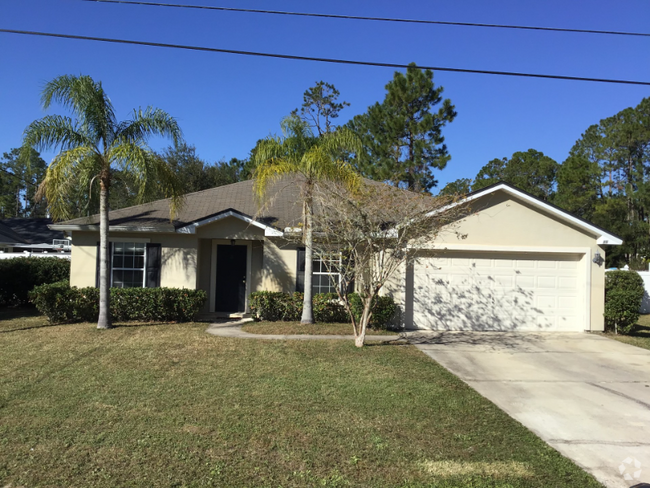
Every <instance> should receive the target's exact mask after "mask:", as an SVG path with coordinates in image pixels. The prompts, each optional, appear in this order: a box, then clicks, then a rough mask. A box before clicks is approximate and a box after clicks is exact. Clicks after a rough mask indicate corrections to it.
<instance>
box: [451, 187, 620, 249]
mask: <svg viewBox="0 0 650 488" xmlns="http://www.w3.org/2000/svg"><path fill="white" fill-rule="evenodd" d="M497 191H503V192H505V193H507V194H508V195H510V196H512V197H514V198H517V199H519V200H522V201H524V202H526V203H528V204H529V205H531V206H532V207H535V208H537V209H539V210H541V211H543V212H546V213H549V214H551V215H553V216H555V217H557V218H558V219H559V220H562V221H564V222H567V223H570V224H572V225H574V226H575V227H578V228H579V229H582V230H583V231H585V232H587V233H589V234H592V235H594V236H596V238H597V240H596V243H597V244H599V245H605V244H606V245H610V246H620V245H621V244H623V240H622V239H621V238H620V237H617V236H615V235H614V234H611V233H609V232H607V231H606V230H605V229H601V228H600V227H598V226H596V225H594V224H592V223H591V222H587V221H586V220H584V219H581V218H580V217H576V216H575V215H573V214H571V213H569V212H567V211H566V210H562V209H561V208H560V207H557V206H555V205H553V204H551V203H548V202H545V201H543V200H540V199H539V198H537V197H534V196H533V195H531V194H530V193H527V192H525V191H523V190H520V189H519V188H516V187H514V186H512V185H510V184H508V183H505V182H499V183H495V184H493V185H490V186H487V187H485V188H482V189H481V190H477V191H474V192H472V193H470V194H468V195H467V196H466V197H465V198H463V199H462V200H461V201H459V202H457V203H454V204H452V205H451V207H454V206H457V205H463V204H466V203H469V202H471V201H474V200H478V199H479V198H483V197H485V196H487V195H490V194H492V193H495V192H497ZM441 210H444V209H441ZM441 210H439V211H441Z"/></svg>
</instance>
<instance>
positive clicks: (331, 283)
mask: <svg viewBox="0 0 650 488" xmlns="http://www.w3.org/2000/svg"><path fill="white" fill-rule="evenodd" d="M304 252H305V248H304V247H299V248H298V249H297V253H296V255H297V256H296V260H297V263H296V291H300V290H299V288H300V287H299V281H300V275H302V277H303V278H302V292H303V293H304V291H305V279H304V276H305V271H304V270H301V269H300V263H301V261H302V260H301V259H300V253H303V254H302V256H303V258H304V256H305V255H304ZM332 254H336V255H337V256H338V266H339V270H340V269H341V266H342V265H343V253H342V252H341V251H333V252H332ZM303 260H304V259H303ZM314 261H319V262H320V263H321V265H320V269H322V268H323V267H324V265H323V264H322V263H323V259H322V257H321V256H313V257H312V262H314ZM329 261H330V262H332V261H333V260H332V259H330V260H329ZM311 275H312V285H311V289H312V293H314V294H315V293H337V290H336V288H337V287H338V286H340V285H341V273H340V271H339V272H338V273H332V272H331V271H330V270H329V268H327V267H325V271H321V270H319V271H314V269H313V265H312V272H311ZM314 276H329V277H330V279H329V280H328V285H327V288H328V290H327V291H321V289H322V288H323V286H322V285H321V284H320V283H319V284H318V286H317V290H314V287H315V285H314V282H313V278H314ZM333 277H336V280H335V279H333Z"/></svg>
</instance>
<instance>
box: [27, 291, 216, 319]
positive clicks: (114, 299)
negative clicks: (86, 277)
mask: <svg viewBox="0 0 650 488" xmlns="http://www.w3.org/2000/svg"><path fill="white" fill-rule="evenodd" d="M206 298H207V294H206V293H205V291H203V290H187V289H184V288H111V316H112V317H113V320H119V321H124V320H140V321H157V322H189V321H192V320H194V319H195V318H196V315H197V314H198V313H199V311H200V309H201V306H202V305H203V303H204V302H205V300H206ZM30 299H31V301H32V302H33V303H34V305H36V308H37V309H38V310H39V311H40V312H41V313H42V314H44V315H46V316H47V318H48V319H49V320H50V322H54V323H62V322H95V321H96V320H97V317H98V315H99V290H98V289H97V288H76V287H70V285H69V284H68V283H67V282H59V283H53V284H48V285H41V286H38V287H36V288H34V290H33V291H32V292H31V293H30Z"/></svg>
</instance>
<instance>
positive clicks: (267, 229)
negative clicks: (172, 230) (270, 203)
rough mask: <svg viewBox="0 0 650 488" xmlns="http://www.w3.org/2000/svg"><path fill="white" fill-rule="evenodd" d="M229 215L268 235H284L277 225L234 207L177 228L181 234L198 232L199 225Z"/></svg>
mask: <svg viewBox="0 0 650 488" xmlns="http://www.w3.org/2000/svg"><path fill="white" fill-rule="evenodd" d="M228 217H234V218H236V219H239V220H242V221H244V222H246V223H247V224H250V225H252V226H254V227H257V228H259V229H262V230H264V235H265V236H267V237H281V236H282V235H283V233H282V231H281V230H278V229H276V228H275V227H273V226H270V225H265V224H263V223H262V222H259V221H257V220H255V219H253V218H252V217H251V216H250V215H245V214H243V213H241V212H238V211H237V210H235V209H234V208H229V209H227V210H224V211H223V212H219V213H218V214H216V215H212V216H210V217H206V218H205V219H201V220H197V221H196V222H193V223H191V224H189V225H186V226H185V227H180V228H178V229H176V232H179V233H181V234H196V229H197V228H198V227H201V226H202V225H207V224H211V223H212V222H217V221H219V220H222V219H225V218H228Z"/></svg>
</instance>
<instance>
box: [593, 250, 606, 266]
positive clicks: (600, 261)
mask: <svg viewBox="0 0 650 488" xmlns="http://www.w3.org/2000/svg"><path fill="white" fill-rule="evenodd" d="M592 261H593V262H594V263H596V264H597V265H598V266H602V265H603V263H604V262H605V260H604V259H603V257H602V256H601V255H600V253H599V252H598V251H596V254H594V259H592Z"/></svg>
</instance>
